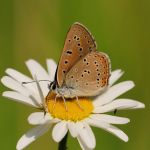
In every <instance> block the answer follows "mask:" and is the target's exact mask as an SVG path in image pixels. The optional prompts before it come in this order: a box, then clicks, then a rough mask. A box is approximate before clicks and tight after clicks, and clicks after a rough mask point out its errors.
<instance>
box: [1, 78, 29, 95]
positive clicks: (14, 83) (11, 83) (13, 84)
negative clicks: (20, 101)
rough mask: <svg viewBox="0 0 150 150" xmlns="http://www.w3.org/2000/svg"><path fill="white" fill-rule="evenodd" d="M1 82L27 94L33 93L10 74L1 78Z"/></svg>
mask: <svg viewBox="0 0 150 150" xmlns="http://www.w3.org/2000/svg"><path fill="white" fill-rule="evenodd" d="M1 82H2V83H3V84H4V85H5V86H6V87H8V88H10V89H12V90H14V91H17V92H19V93H21V94H23V95H25V96H29V95H30V94H31V92H30V91H29V90H27V89H26V88H25V87H23V86H22V85H21V84H20V83H19V82H17V81H16V80H14V79H12V78H11V77H9V76H4V77H3V78H2V79H1Z"/></svg>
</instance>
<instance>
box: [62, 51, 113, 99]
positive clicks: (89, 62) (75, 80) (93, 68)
mask: <svg viewBox="0 0 150 150" xmlns="http://www.w3.org/2000/svg"><path fill="white" fill-rule="evenodd" d="M109 76H110V61H109V58H108V56H107V55H106V54H104V53H102V52H98V51H95V52H90V53H88V54H87V55H86V56H85V57H83V58H82V59H81V60H80V61H79V62H77V63H76V64H75V65H74V66H73V67H72V68H71V69H70V71H69V72H68V73H67V75H66V80H65V84H66V87H68V88H70V89H72V91H73V93H72V94H73V95H75V96H96V95H97V94H99V93H100V92H101V91H103V89H105V88H106V87H107V85H108V79H109Z"/></svg>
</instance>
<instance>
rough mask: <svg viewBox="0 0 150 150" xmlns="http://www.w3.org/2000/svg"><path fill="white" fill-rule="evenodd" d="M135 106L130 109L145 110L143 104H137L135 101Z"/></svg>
mask: <svg viewBox="0 0 150 150" xmlns="http://www.w3.org/2000/svg"><path fill="white" fill-rule="evenodd" d="M136 103H137V104H136V106H135V107H132V108H130V109H140V108H145V104H143V103H141V102H138V101H136Z"/></svg>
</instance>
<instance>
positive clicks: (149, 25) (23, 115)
mask: <svg viewBox="0 0 150 150" xmlns="http://www.w3.org/2000/svg"><path fill="white" fill-rule="evenodd" d="M76 21H78V22H81V23H83V24H84V25H85V26H87V27H88V28H89V30H90V31H91V32H92V34H93V35H94V37H95V39H96V41H97V44H98V49H99V50H101V51H104V52H106V53H107V54H108V55H109V56H110V58H111V62H112V69H117V68H121V69H123V70H124V71H125V74H124V76H123V78H121V80H128V79H130V80H133V81H134V82H135V83H136V87H135V88H134V89H133V90H132V91H130V92H128V93H127V94H125V95H123V96H122V97H130V98H133V99H137V100H139V101H142V102H144V103H145V104H146V109H143V110H135V111H134V110H133V111H120V112H117V115H120V116H126V117H129V118H130V119H131V122H130V123H129V124H127V125H123V126H119V127H120V128H121V129H123V130H124V131H125V132H126V133H127V134H128V135H129V137H130V140H129V142H128V143H124V142H122V141H120V140H119V139H117V138H116V137H114V136H113V135H111V134H109V133H107V132H105V131H103V130H101V129H96V128H94V132H95V135H96V139H97V146H96V150H118V149H121V150H149V149H150V142H149V141H150V107H149V106H150V105H149V104H150V102H149V101H150V100H149V98H150V96H149V93H150V90H149V85H150V67H149V65H150V1H149V0H114V1H111V0H92V1H88V0H82V1H81V0H75V1H71V0H42V1H37V0H5V1H4V0H3V1H2V0H0V76H1V77H2V76H3V75H4V74H5V73H4V71H5V69H6V68H8V67H13V68H15V69H17V70H19V71H21V72H23V73H25V74H28V75H29V73H28V71H27V68H26V67H25V64H24V61H26V60H28V59H30V58H34V59H36V60H37V61H39V62H40V63H41V64H43V65H45V59H46V58H53V59H55V60H56V61H58V60H59V57H60V53H61V50H62V48H63V43H64V40H65V36H66V33H67V31H68V28H69V27H70V25H71V24H72V23H74V22H76ZM4 90H6V88H5V87H3V86H2V85H0V93H2V91H4ZM0 99H1V101H0V118H1V123H0V149H1V150H15V146H16V143H17V140H18V139H19V138H20V136H21V135H22V134H23V133H24V132H26V131H27V130H28V129H29V128H31V126H30V125H28V123H27V116H28V115H29V114H30V113H31V112H33V111H34V109H32V108H30V107H27V106H24V105H22V104H18V103H15V102H13V101H9V100H7V99H6V98H3V97H1V98H0ZM68 146H69V150H77V149H80V147H79V145H78V144H77V140H76V139H73V138H71V137H70V136H69V140H68ZM26 149H27V150H41V149H44V150H50V149H52V150H55V149H57V144H56V143H55V142H54V141H53V140H52V139H51V133H50V132H49V133H47V134H45V135H44V136H42V137H41V138H39V139H38V140H37V141H36V142H34V143H33V144H31V145H30V146H29V147H28V148H26Z"/></svg>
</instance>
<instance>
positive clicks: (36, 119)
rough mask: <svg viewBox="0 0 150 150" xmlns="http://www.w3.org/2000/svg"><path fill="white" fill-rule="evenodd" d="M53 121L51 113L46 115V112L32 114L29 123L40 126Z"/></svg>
mask: <svg viewBox="0 0 150 150" xmlns="http://www.w3.org/2000/svg"><path fill="white" fill-rule="evenodd" d="M51 119H52V117H51V116H50V114H49V113H46V114H45V113H44V112H35V113H32V114H30V116H29V117H28V122H29V124H32V125H39V124H43V123H45V122H47V121H50V120H51Z"/></svg>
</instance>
